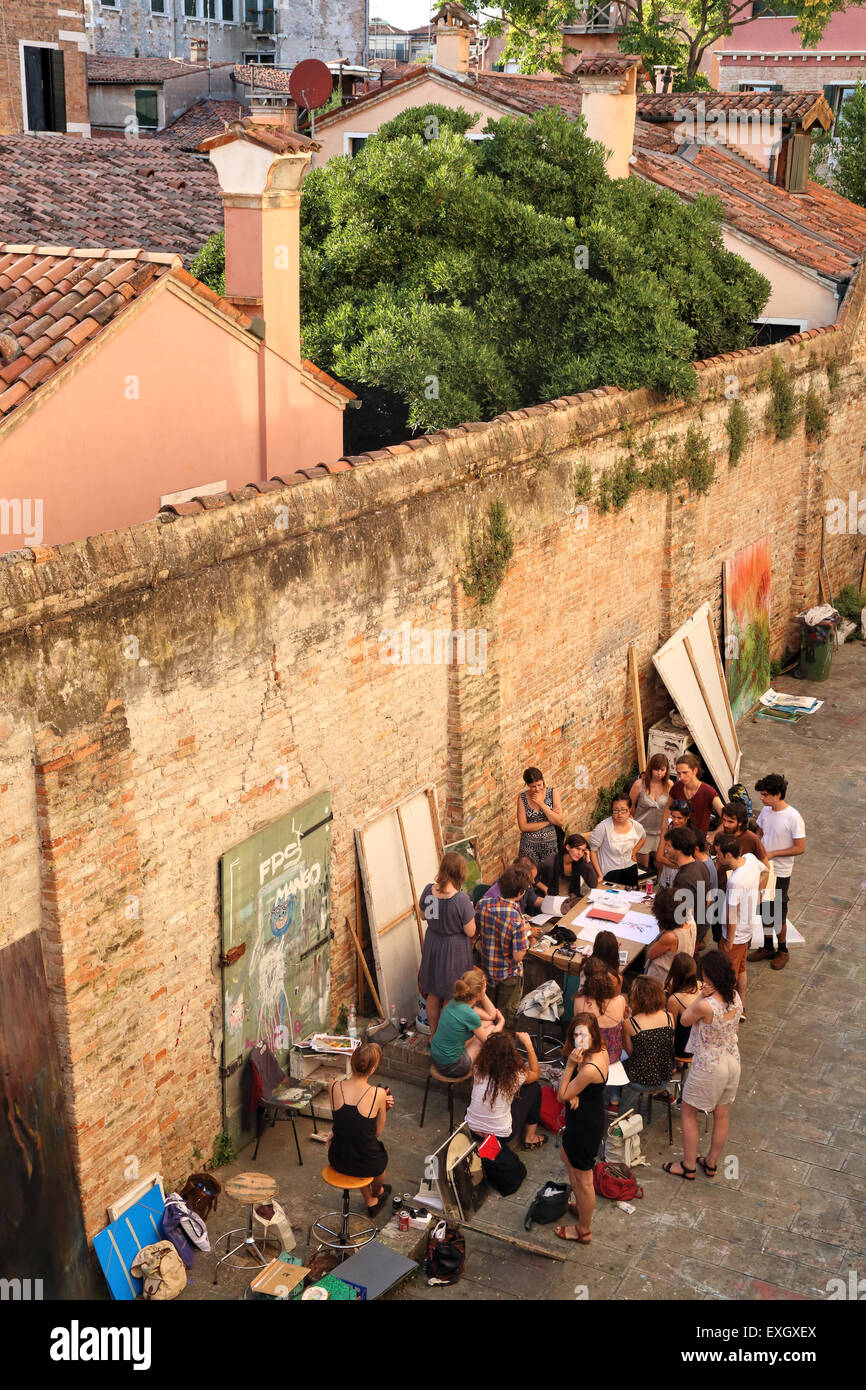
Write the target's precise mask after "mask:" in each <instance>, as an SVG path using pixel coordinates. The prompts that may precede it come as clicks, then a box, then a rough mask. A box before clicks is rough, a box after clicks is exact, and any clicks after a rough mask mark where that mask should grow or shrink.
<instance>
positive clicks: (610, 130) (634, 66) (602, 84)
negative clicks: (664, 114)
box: [574, 53, 644, 179]
mask: <svg viewBox="0 0 866 1390" xmlns="http://www.w3.org/2000/svg"><path fill="white" fill-rule="evenodd" d="M643 71H644V70H643V65H642V62H641V59H640V57H637V56H624V57H619V56H617V57H613V56H608V55H605V54H602V53H599V54H597V55H595V56H593V57H590V58H582V59H581V61H580V62H579V63H578V64H577V66H576V68H575V69H574V76H575V77H576V78H577V80H578V85H579V87H580V91H581V102H580V109H581V113H582V115H583V116H584V118H585V120H586V133H587V135H588V136H589V138H590V140H598V141H599V143H600V144H602V145H604V147H605V149H606V150H607V158H606V160H605V168H606V169H607V172H608V175H609V176H610V178H612V179H626V178H628V174H629V160H630V158H631V153H632V145H633V144H634V122H635V115H636V113H637V81H638V76H639V75H643Z"/></svg>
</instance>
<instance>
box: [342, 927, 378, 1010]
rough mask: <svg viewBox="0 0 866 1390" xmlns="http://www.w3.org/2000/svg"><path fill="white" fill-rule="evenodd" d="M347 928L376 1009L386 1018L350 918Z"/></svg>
mask: <svg viewBox="0 0 866 1390" xmlns="http://www.w3.org/2000/svg"><path fill="white" fill-rule="evenodd" d="M359 906H360V904H359ZM346 926H347V927H348V928H349V935H350V936H351V938H352V940H353V942H354V943H355V950H356V951H357V952H358V960H359V961H360V962H361V967H362V969H363V971H364V975H365V977H366V980H367V984H368V985H369V987H370V993H371V994H372V996H373V1003H374V1004H375V1005H376V1008H377V1009H378V1010H379V1017H380V1018H384V1017H385V1010H384V1009H383V1008H382V1001H381V999H380V998H379V995H378V992H377V990H376V986H375V985H374V984H373V977H372V975H371V974H370V971H369V969H368V967H367V962H366V960H365V959H364V948H363V947H362V945H361V942H360V939H359V937H357V936H356V935H355V932H354V931H353V929H352V924H351V922H350V921H349V919H348V917H347V918H346Z"/></svg>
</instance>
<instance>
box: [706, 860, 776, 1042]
mask: <svg viewBox="0 0 866 1390" xmlns="http://www.w3.org/2000/svg"><path fill="white" fill-rule="evenodd" d="M716 855H717V862H718V863H719V864H721V865H722V867H723V869H724V870H725V873H726V874H727V885H726V888H725V912H724V922H723V924H722V929H723V931H724V935H723V937H722V939H721V941H720V942H719V947H720V949H721V951H722V952H723V954H724V955H726V956H727V957H728V960H729V961H730V962H731V965H732V966H733V967H734V974H735V975H736V977H737V990H738V992H739V995H740V998H741V999H742V1001H743V1006H744V1007H745V1003H746V959H747V957H748V952H749V944H750V942H751V940H752V933H753V931H754V930H755V927H757V926H760V924H761V892H762V890H763V889H764V888H766V886H767V882H768V880H769V877H770V870H769V869H768V868H767V867H766V865H764V864H762V863H761V861H760V859H758V857H757V855H754V854H748V853H745V854H744V853H743V851H742V849H741V848H740V841H739V838H738V837H737V836H736V835H720V836H719V837H718V838H717V839H716ZM743 1017H745V1014H744V1015H743Z"/></svg>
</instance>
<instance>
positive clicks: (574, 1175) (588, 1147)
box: [556, 1013, 608, 1245]
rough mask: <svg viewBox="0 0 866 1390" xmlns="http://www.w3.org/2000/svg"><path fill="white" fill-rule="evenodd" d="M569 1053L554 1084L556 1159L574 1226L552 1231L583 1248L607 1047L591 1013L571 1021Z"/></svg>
mask: <svg viewBox="0 0 866 1390" xmlns="http://www.w3.org/2000/svg"><path fill="white" fill-rule="evenodd" d="M574 1024H575V1029H574V1044H575V1045H574V1050H573V1052H571V1053H570V1054H569V1057H568V1061H567V1062H566V1064H565V1071H564V1072H563V1073H562V1080H561V1081H560V1083H559V1090H558V1091H557V1093H556V1095H557V1099H558V1100H560V1101H562V1102H563V1103H564V1105H565V1129H564V1130H563V1134H562V1159H563V1162H564V1163H565V1167H566V1171H567V1173H568V1178H569V1182H570V1183H571V1190H572V1192H573V1193H574V1202H570V1203H569V1206H568V1209H569V1211H571V1212H573V1213H574V1214H575V1216H576V1217H577V1225H576V1226H557V1228H556V1234H557V1235H558V1236H559V1238H560V1240H576V1241H578V1242H579V1243H580V1244H581V1245H589V1243H590V1241H591V1240H592V1234H591V1232H590V1227H591V1225H592V1213H593V1209H594V1207H595V1188H594V1187H593V1184H592V1170H593V1168H594V1167H595V1160H596V1157H597V1155H598V1150H599V1146H600V1144H601V1139H602V1135H603V1134H604V1088H605V1085H606V1084H607V1071H608V1057H607V1048H606V1047H605V1045H604V1043H603V1042H602V1040H601V1033H600V1031H599V1027H598V1019H597V1018H596V1017H595V1014H590V1013H584V1014H578V1015H577V1017H576V1018H575V1020H574Z"/></svg>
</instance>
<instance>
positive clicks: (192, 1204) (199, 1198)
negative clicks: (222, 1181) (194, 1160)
mask: <svg viewBox="0 0 866 1390" xmlns="http://www.w3.org/2000/svg"><path fill="white" fill-rule="evenodd" d="M221 1192H222V1188H221V1187H220V1185H219V1183H218V1182H217V1180H216V1178H215V1177H214V1176H213V1174H212V1173H190V1175H189V1177H188V1178H187V1180H186V1182H185V1183H184V1186H183V1190H182V1191H181V1194H180V1195H181V1198H182V1199H183V1201H184V1202H186V1204H187V1206H188V1207H189V1208H190V1210H191V1211H194V1212H195V1214H196V1216H200V1217H201V1219H202V1221H207V1219H208V1217H209V1216H210V1211H211V1207H213V1209H214V1211H216V1205H217V1198H218V1197H219V1195H220V1193H221Z"/></svg>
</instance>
